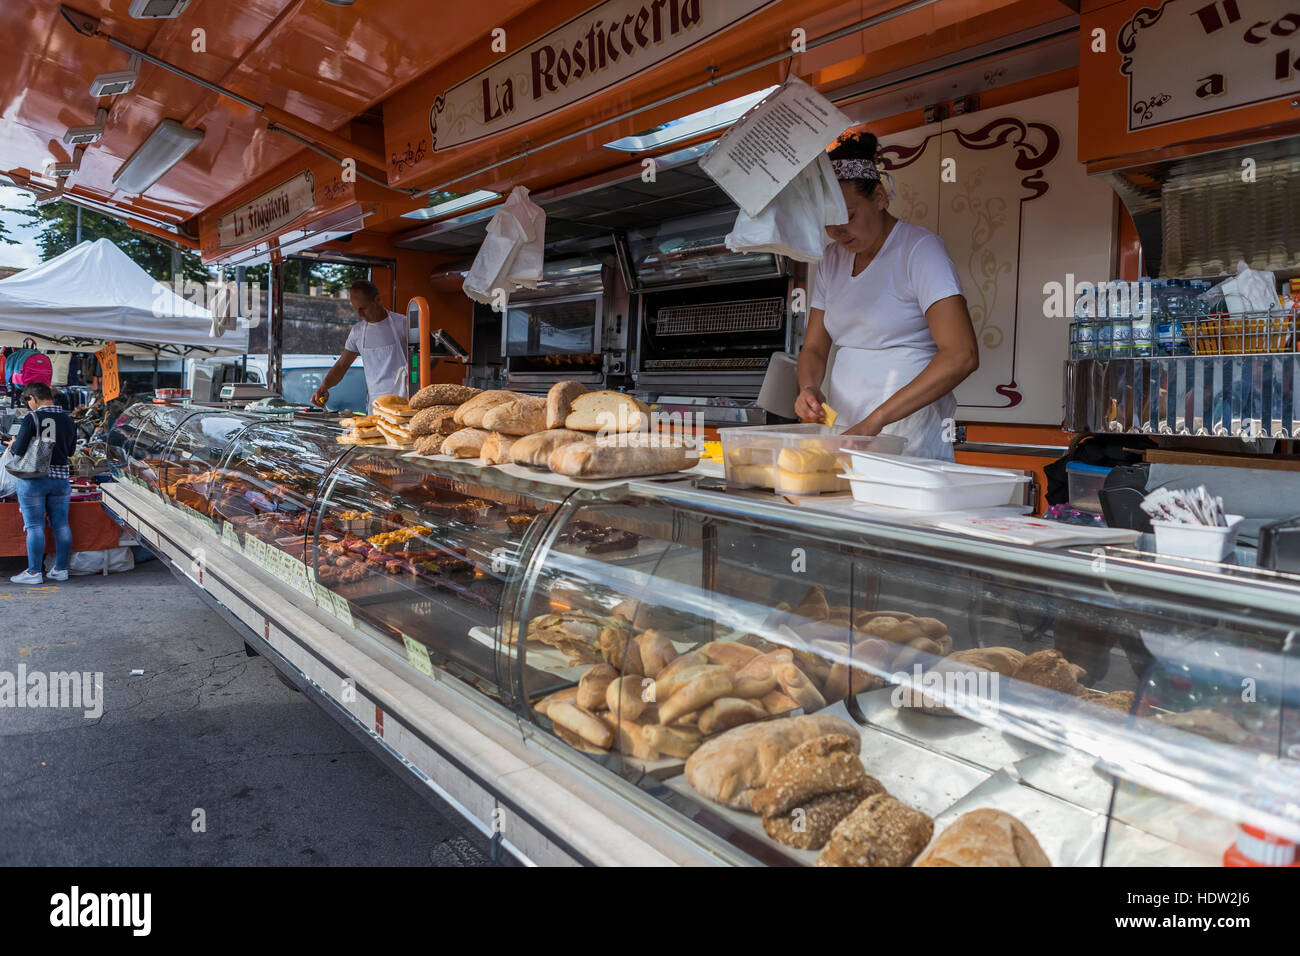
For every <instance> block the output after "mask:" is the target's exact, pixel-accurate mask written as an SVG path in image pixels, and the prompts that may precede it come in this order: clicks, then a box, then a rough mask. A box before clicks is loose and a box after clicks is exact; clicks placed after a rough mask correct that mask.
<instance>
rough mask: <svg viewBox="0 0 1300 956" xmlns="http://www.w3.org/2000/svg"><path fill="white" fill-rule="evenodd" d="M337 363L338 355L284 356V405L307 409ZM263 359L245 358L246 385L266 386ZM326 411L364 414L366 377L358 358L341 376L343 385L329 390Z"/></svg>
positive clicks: (265, 368) (282, 396)
mask: <svg viewBox="0 0 1300 956" xmlns="http://www.w3.org/2000/svg"><path fill="white" fill-rule="evenodd" d="M338 360H339V357H338V356H337V355H286V356H284V358H283V360H282V363H283V364H282V366H281V367H282V368H283V370H284V388H283V393H282V395H281V396H280V397H281V398H283V399H284V400H285V401H289V402H296V403H298V404H300V405H310V404H311V397H312V395H313V394H314V393H315V391H316V389H318V388H320V384H321V382H323V381H325V373H326V372H328V371H329V370H330V369H331V368H332V367H333V366H334V363H335V362H337V361H338ZM266 370H267V364H266V356H265V355H250V356H248V378H247V381H250V382H258V383H260V384H263V385H264V384H266ZM325 407H326V408H327V409H329V410H330V411H331V412H346V411H353V412H361V413H362V414H364V413H365V410H366V373H365V369H364V368H363V367H362V364H361V358H360V356H358V357H357V360H356V361H355V362H353V363H352V367H351V368H350V369H348V370H347V371H346V372H345V373H344V374H343V381H341V382H339V383H338V384H337V385H335V386H334V387H333V388H331V389H330V400H329V401H328V402H327V403H326V404H325Z"/></svg>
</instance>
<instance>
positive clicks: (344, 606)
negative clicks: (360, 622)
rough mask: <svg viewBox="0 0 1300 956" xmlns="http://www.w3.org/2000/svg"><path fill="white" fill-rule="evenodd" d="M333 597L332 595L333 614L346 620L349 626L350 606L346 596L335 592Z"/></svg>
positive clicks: (350, 619)
mask: <svg viewBox="0 0 1300 956" xmlns="http://www.w3.org/2000/svg"><path fill="white" fill-rule="evenodd" d="M333 597H334V616H335V617H337V618H338V619H339V620H340V621H346V622H347V624H348V626H349V627H351V626H352V608H351V606H350V605H349V604H348V600H347V598H345V597H344V596H343V595H342V594H335V595H334V596H333Z"/></svg>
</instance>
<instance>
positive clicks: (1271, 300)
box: [1201, 260, 1282, 315]
mask: <svg viewBox="0 0 1300 956" xmlns="http://www.w3.org/2000/svg"><path fill="white" fill-rule="evenodd" d="M1220 297H1222V298H1223V304H1224V305H1225V306H1226V307H1227V309H1228V312H1230V313H1231V314H1232V315H1241V314H1242V313H1243V312H1277V311H1279V310H1280V309H1281V307H1282V306H1281V303H1280V302H1279V301H1278V298H1277V280H1276V279H1275V278H1274V276H1273V273H1271V272H1261V271H1258V270H1256V269H1252V268H1250V266H1248V265H1246V263H1245V261H1244V260H1242V261H1239V262H1238V263H1237V274H1236V275H1235V276H1233V277H1232V278H1231V279H1227V280H1225V281H1223V282H1220V283H1219V284H1218V285H1216V286H1215V287H1214V288H1213V289H1210V290H1209V291H1208V292H1205V293H1203V294H1202V296H1201V298H1203V299H1208V300H1210V301H1215V300H1217V299H1218V298H1220Z"/></svg>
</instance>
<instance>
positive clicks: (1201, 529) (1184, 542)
mask: <svg viewBox="0 0 1300 956" xmlns="http://www.w3.org/2000/svg"><path fill="white" fill-rule="evenodd" d="M1223 517H1224V518H1225V519H1226V520H1227V522H1228V526H1227V527H1226V528H1219V527H1212V526H1210V525H1204V524H1175V523H1173V522H1171V521H1152V522H1151V527H1152V528H1153V529H1154V530H1155V533H1156V550H1157V551H1158V552H1160V553H1161V554H1169V555H1174V556H1175V557H1179V558H1200V559H1201V560H1202V561H1222V560H1223V559H1224V558H1226V557H1227V556H1228V555H1230V554H1231V553H1232V550H1233V549H1234V548H1235V547H1236V546H1237V533H1238V532H1239V531H1240V530H1241V522H1242V521H1244V520H1245V519H1244V517H1243V516H1242V515H1224V516H1223Z"/></svg>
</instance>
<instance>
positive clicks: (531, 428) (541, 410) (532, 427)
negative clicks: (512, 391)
mask: <svg viewBox="0 0 1300 956" xmlns="http://www.w3.org/2000/svg"><path fill="white" fill-rule="evenodd" d="M466 424H470V423H469V422H467V423H466ZM478 427H480V428H484V429H487V430H488V431H492V432H501V433H502V434H504V435H531V434H533V433H534V432H540V431H542V430H544V429H545V428H546V399H544V398H538V397H536V396H535V395H525V396H523V397H522V398H516V399H515V400H514V401H512V402H502V403H501V404H499V405H495V406H493V407H492V408H489V409H488V410H487V411H486V412H484V413H483V418H482V420H481V421H480V422H479V425H478Z"/></svg>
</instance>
